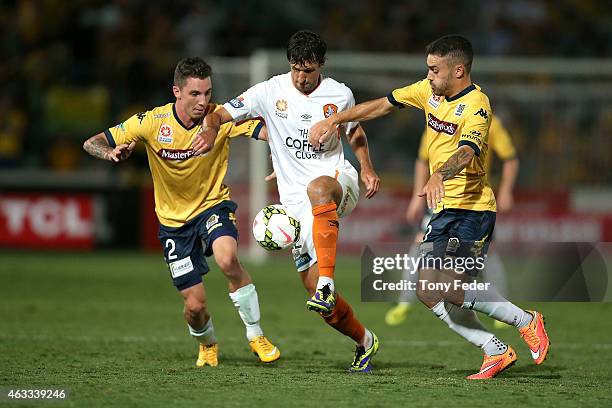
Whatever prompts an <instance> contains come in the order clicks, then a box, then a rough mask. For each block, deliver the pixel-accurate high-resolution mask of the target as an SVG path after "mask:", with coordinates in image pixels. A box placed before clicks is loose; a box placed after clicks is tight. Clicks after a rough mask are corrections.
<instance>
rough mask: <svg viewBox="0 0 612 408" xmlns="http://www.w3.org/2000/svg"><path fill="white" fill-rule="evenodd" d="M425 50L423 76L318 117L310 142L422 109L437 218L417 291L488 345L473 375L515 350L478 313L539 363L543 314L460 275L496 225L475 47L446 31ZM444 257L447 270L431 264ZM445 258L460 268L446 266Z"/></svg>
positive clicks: (454, 326)
mask: <svg viewBox="0 0 612 408" xmlns="http://www.w3.org/2000/svg"><path fill="white" fill-rule="evenodd" d="M426 54H427V68H428V73H427V78H426V79H424V80H422V81H419V82H417V83H415V84H412V85H409V86H406V87H403V88H399V89H395V90H394V91H393V92H391V94H390V95H389V96H387V97H383V98H379V99H374V100H371V101H368V102H364V103H361V104H359V105H356V106H355V107H353V108H351V109H348V110H345V111H343V112H338V113H336V114H335V115H332V116H330V117H328V118H326V119H324V120H323V121H320V122H318V123H317V124H315V125H314V126H313V127H312V128H311V129H310V135H309V141H310V143H312V144H313V145H314V146H315V147H316V146H318V145H319V144H320V143H323V142H325V141H326V140H327V139H328V138H329V137H330V136H332V135H333V134H335V129H336V126H338V125H340V124H342V123H345V122H350V121H363V120H370V119H374V118H378V117H381V116H384V115H386V114H388V113H390V112H391V111H393V110H395V109H396V108H397V107H400V108H401V107H406V106H413V107H415V108H418V109H422V110H423V111H424V113H425V121H426V124H427V132H428V136H429V137H430V138H431V141H430V143H429V145H428V146H427V154H428V157H429V172H430V175H431V176H430V178H429V180H428V181H427V183H425V185H424V186H423V189H422V191H421V195H422V196H424V197H426V201H427V204H428V207H429V208H430V209H432V210H433V211H434V215H433V217H432V219H431V221H430V222H429V225H428V226H427V231H426V234H425V237H424V239H423V243H422V244H421V252H422V254H423V258H422V259H421V261H422V262H421V266H422V267H421V268H420V270H419V285H417V296H418V297H419V299H420V300H421V301H422V302H423V303H424V304H425V305H427V306H428V307H429V308H431V310H432V311H433V312H434V313H435V314H436V316H438V317H439V318H440V319H441V320H442V321H444V322H445V323H446V324H448V326H449V328H450V329H451V330H453V331H455V332H456V333H457V334H459V335H460V336H462V337H464V338H465V339H466V340H468V341H469V342H470V343H472V344H474V345H476V346H478V347H481V348H482V349H483V351H484V362H483V364H482V366H481V369H480V371H479V372H478V373H476V374H473V375H470V376H469V377H468V378H469V379H486V378H492V377H494V376H496V375H497V374H499V373H500V372H502V371H503V370H505V369H506V368H508V367H510V366H511V365H512V364H513V363H514V362H515V361H516V358H517V357H516V353H515V351H514V350H513V349H512V347H510V346H508V345H506V344H505V343H503V342H502V341H500V340H499V339H498V338H497V337H495V335H493V334H492V333H490V332H489V331H487V330H486V329H485V328H484V327H483V326H482V324H481V323H480V321H479V320H478V318H477V316H476V314H475V313H474V310H476V311H479V312H482V313H485V314H487V315H489V316H491V317H493V318H494V319H496V320H500V321H503V322H505V323H508V324H510V325H513V326H515V327H517V328H518V329H519V332H520V334H521V336H522V337H523V339H524V340H525V342H526V343H527V345H528V347H529V349H530V351H531V354H532V357H533V359H534V360H535V363H536V364H541V363H542V362H543V361H544V359H545V358H546V354H547V352H548V346H549V344H550V343H549V340H548V335H547V334H546V331H545V330H544V320H543V318H542V315H541V314H540V313H538V312H535V311H525V310H523V309H520V308H519V307H517V306H516V305H514V304H512V303H511V302H509V301H508V300H506V299H504V298H503V297H502V296H501V295H499V294H498V293H496V292H494V291H493V290H488V291H482V290H476V289H474V286H467V287H466V286H464V285H463V283H465V281H468V279H470V278H471V280H473V277H472V276H471V275H472V274H474V273H477V272H478V269H477V268H466V269H467V273H461V274H460V273H455V270H459V269H458V268H457V267H456V266H458V265H459V263H458V262H459V260H461V261H463V262H465V264H464V265H466V266H467V265H468V263H469V264H471V265H472V266H476V264H477V261H478V260H479V258H480V260H482V259H484V255H485V253H486V250H487V247H488V242H489V241H490V239H491V234H492V232H493V227H494V224H495V211H496V206H495V197H494V195H493V191H492V189H491V187H490V186H489V184H488V181H487V177H486V172H485V162H486V158H487V154H488V148H489V127H490V124H491V107H490V105H489V99H488V97H487V96H486V95H485V94H484V93H483V92H482V91H481V90H480V88H479V87H478V86H476V85H474V84H473V83H472V80H471V77H470V69H471V67H472V59H473V51H472V45H471V43H470V42H469V41H468V40H467V39H466V38H464V37H462V36H458V35H448V36H444V37H442V38H439V39H438V40H436V41H434V42H432V43H431V44H429V45H428V46H427V48H426ZM442 259H443V260H444V261H445V262H444V265H445V266H444V267H443V266H441V265H442V262H430V260H434V261H439V260H442ZM447 260H450V261H451V262H452V263H453V265H456V266H455V268H449V267H447V266H446V265H447V262H446V261H447ZM470 261H471V262H470ZM432 264H433V266H432ZM453 269H455V270H453ZM426 283H431V284H433V285H425V284H426ZM446 284H449V285H450V289H446V288H448V287H449V286H446Z"/></svg>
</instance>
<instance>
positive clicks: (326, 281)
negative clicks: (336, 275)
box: [317, 276, 335, 293]
mask: <svg viewBox="0 0 612 408" xmlns="http://www.w3.org/2000/svg"><path fill="white" fill-rule="evenodd" d="M325 285H329V289H330V290H331V291H332V293H334V292H335V288H334V280H333V279H332V278H328V277H327V276H319V280H318V281H317V289H321V288H322V287H323V286H325Z"/></svg>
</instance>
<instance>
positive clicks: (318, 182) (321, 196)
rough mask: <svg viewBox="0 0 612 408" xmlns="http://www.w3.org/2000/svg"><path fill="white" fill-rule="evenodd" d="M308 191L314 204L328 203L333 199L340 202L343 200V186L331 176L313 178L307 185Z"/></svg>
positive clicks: (309, 197)
mask: <svg viewBox="0 0 612 408" xmlns="http://www.w3.org/2000/svg"><path fill="white" fill-rule="evenodd" d="M306 193H307V194H308V199H309V200H310V203H311V204H312V205H313V206H315V205H321V204H326V203H329V202H331V201H335V202H336V204H338V203H340V201H341V200H342V187H341V186H340V183H338V181H336V179H334V178H332V177H329V176H321V177H317V178H316V179H314V180H312V181H311V182H310V183H308V186H307V187H306Z"/></svg>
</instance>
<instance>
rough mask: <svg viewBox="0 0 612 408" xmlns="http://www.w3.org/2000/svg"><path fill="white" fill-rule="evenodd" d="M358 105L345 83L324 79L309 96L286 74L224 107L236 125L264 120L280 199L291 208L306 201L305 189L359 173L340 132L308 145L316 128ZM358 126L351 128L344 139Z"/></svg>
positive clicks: (261, 84) (353, 124)
mask: <svg viewBox="0 0 612 408" xmlns="http://www.w3.org/2000/svg"><path fill="white" fill-rule="evenodd" d="M354 105H355V99H354V97H353V93H352V92H351V90H350V89H349V88H348V87H347V86H346V85H344V84H342V83H339V82H337V81H335V80H333V79H331V78H327V77H322V79H321V83H320V84H319V86H318V87H317V88H316V89H315V90H314V91H312V92H311V93H310V94H308V95H304V94H303V93H301V92H300V91H298V90H297V89H296V88H295V87H294V86H293V83H292V82H291V73H286V74H283V75H278V76H275V77H272V78H270V79H269V80H267V81H264V82H261V83H259V84H257V85H254V86H253V87H251V88H249V89H248V90H247V91H246V92H244V93H243V94H242V95H240V96H239V97H237V98H234V99H232V100H231V101H229V102H227V103H226V104H225V105H223V107H224V108H225V109H226V110H227V111H228V112H229V114H230V115H231V116H232V117H233V118H234V120H236V121H239V120H243V119H247V118H254V117H262V118H263V119H264V120H265V122H266V126H267V128H268V141H269V144H270V150H271V151H272V166H273V167H274V170H275V171H276V178H277V183H278V191H279V194H280V199H281V202H282V203H283V204H285V205H291V204H297V203H300V202H303V201H304V196H305V194H306V186H307V185H308V183H309V182H310V181H312V180H313V179H315V178H317V177H320V176H324V175H325V176H330V177H336V176H337V175H338V172H341V171H346V170H347V168H348V167H350V169H352V170H353V171H355V170H354V168H353V166H352V165H351V164H350V163H349V162H348V161H346V160H345V159H344V152H343V150H342V142H341V140H340V137H341V136H342V135H341V134H340V132H339V134H338V137H335V138H331V139H330V140H328V141H327V142H325V143H324V144H323V145H321V146H320V147H319V148H317V149H315V148H314V146H312V145H311V144H310V143H308V131H309V129H310V127H311V126H312V125H313V124H315V123H316V122H318V121H320V120H322V119H324V118H326V117H327V116H330V115H332V114H334V113H336V112H340V111H343V110H346V109H349V108H350V107H352V106H354ZM356 125H357V123H353V122H352V123H347V124H346V125H345V126H344V128H343V132H344V133H343V134H348V132H350V130H352V129H353V128H354V127H355V126H356Z"/></svg>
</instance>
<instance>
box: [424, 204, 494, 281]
mask: <svg viewBox="0 0 612 408" xmlns="http://www.w3.org/2000/svg"><path fill="white" fill-rule="evenodd" d="M494 228H495V212H493V211H473V210H463V209H458V208H450V209H444V210H442V211H440V212H439V213H437V214H434V215H433V216H432V217H431V220H430V221H429V224H428V225H427V229H426V231H425V236H424V237H423V242H422V244H421V256H424V257H431V258H446V257H455V258H464V259H468V258H472V259H474V260H475V261H474V263H476V264H478V265H480V262H484V258H485V255H486V253H487V251H488V249H489V244H490V243H491V238H492V236H493V229H494ZM476 261H478V262H476ZM471 263H472V262H470V264H471ZM480 269H482V268H468V269H467V270H466V272H467V273H468V274H470V275H474V274H476V273H478V272H479V270H480Z"/></svg>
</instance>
